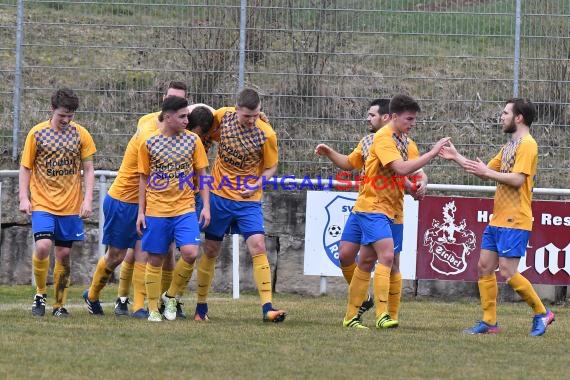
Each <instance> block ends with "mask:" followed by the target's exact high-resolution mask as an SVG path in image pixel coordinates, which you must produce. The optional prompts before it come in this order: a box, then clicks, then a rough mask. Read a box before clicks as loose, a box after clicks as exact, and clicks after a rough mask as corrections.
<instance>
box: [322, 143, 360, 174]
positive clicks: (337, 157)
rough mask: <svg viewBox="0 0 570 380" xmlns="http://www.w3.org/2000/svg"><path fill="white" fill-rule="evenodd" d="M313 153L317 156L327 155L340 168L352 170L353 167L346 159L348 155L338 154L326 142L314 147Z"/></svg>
mask: <svg viewBox="0 0 570 380" xmlns="http://www.w3.org/2000/svg"><path fill="white" fill-rule="evenodd" d="M315 154H316V155H317V156H325V157H327V158H328V159H329V160H330V161H331V162H332V163H333V164H334V165H335V166H336V167H337V168H339V169H342V170H352V169H354V167H353V166H352V165H351V164H350V162H349V161H348V156H347V155H345V154H340V153H339V152H337V151H335V150H334V149H333V148H331V147H330V146H328V145H326V144H319V145H317V146H316V147H315Z"/></svg>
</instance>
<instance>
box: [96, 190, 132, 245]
mask: <svg viewBox="0 0 570 380" xmlns="http://www.w3.org/2000/svg"><path fill="white" fill-rule="evenodd" d="M138 212H139V205H138V204H137V203H127V202H122V201H119V200H117V199H115V198H113V197H111V196H110V195H109V194H107V195H106V196H105V200H104V201H103V214H104V215H105V223H104V224H103V240H102V241H103V244H105V245H110V246H111V247H114V248H119V249H127V248H134V247H135V243H136V242H137V240H138V239H139V236H138V234H137V226H136V224H137V215H138Z"/></svg>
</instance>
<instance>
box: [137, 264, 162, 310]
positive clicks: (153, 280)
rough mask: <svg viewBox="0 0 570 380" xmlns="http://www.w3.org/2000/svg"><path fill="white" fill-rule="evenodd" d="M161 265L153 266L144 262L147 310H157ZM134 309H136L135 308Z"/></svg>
mask: <svg viewBox="0 0 570 380" xmlns="http://www.w3.org/2000/svg"><path fill="white" fill-rule="evenodd" d="M161 272H162V267H161V266H160V267H155V266H152V265H151V264H149V263H146V270H145V274H144V284H145V287H146V294H147V296H148V311H149V312H150V311H158V298H159V297H160V276H161ZM135 310H136V309H135Z"/></svg>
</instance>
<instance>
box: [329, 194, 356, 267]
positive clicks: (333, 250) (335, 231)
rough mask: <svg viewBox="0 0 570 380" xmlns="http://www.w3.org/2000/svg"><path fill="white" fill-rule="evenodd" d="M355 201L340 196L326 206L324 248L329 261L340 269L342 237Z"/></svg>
mask: <svg viewBox="0 0 570 380" xmlns="http://www.w3.org/2000/svg"><path fill="white" fill-rule="evenodd" d="M354 201H355V199H354V198H349V197H344V196H340V195H338V196H336V197H335V198H334V199H333V200H332V201H331V202H330V203H329V204H328V205H326V206H325V210H326V212H327V223H326V224H325V226H324V229H323V248H324V249H325V252H326V254H327V257H328V258H329V260H331V261H332V262H333V264H334V265H336V266H337V267H339V268H340V261H339V258H338V248H339V245H340V237H341V236H342V231H343V230H344V224H345V222H346V219H348V215H349V214H350V212H351V210H352V207H353V206H354Z"/></svg>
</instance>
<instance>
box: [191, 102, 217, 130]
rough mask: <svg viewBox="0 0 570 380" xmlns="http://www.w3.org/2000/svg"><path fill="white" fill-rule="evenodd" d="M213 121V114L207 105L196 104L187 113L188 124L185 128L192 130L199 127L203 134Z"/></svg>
mask: <svg viewBox="0 0 570 380" xmlns="http://www.w3.org/2000/svg"><path fill="white" fill-rule="evenodd" d="M213 123H214V114H213V113H212V111H210V109H209V108H208V107H204V106H198V107H196V108H194V109H193V110H192V112H190V113H189V114H188V126H187V127H186V129H188V130H190V131H191V130H193V129H194V128H197V127H200V130H201V131H202V133H203V134H206V133H208V131H209V130H210V128H211V127H212V124H213Z"/></svg>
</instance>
